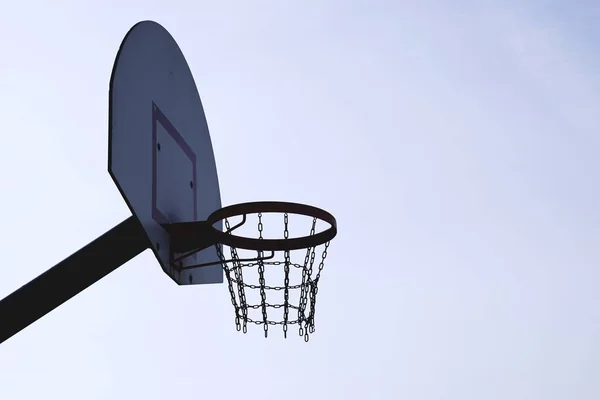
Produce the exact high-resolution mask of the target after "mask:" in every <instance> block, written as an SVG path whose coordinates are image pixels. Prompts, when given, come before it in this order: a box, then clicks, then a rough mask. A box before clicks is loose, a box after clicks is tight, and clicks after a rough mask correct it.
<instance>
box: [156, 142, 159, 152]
mask: <svg viewBox="0 0 600 400" xmlns="http://www.w3.org/2000/svg"><path fill="white" fill-rule="evenodd" d="M156 148H157V149H158V151H160V143H159V144H157V145H156Z"/></svg>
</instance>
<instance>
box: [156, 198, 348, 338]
mask: <svg viewBox="0 0 600 400" xmlns="http://www.w3.org/2000/svg"><path fill="white" fill-rule="evenodd" d="M267 213H270V214H281V216H282V220H283V227H284V229H283V239H267V238H264V237H263V230H264V224H263V218H264V215H265V214H267ZM250 214H256V215H257V217H258V224H257V229H256V236H257V237H254V238H253V237H245V236H237V235H234V234H233V232H234V231H235V230H237V229H239V228H240V227H241V226H243V225H244V224H246V222H247V219H248V218H247V217H248V215H250ZM294 214H295V215H302V216H308V217H311V218H312V223H311V225H310V229H309V232H307V233H306V235H305V236H302V237H296V238H290V237H289V223H290V222H289V216H290V215H294ZM232 217H241V218H242V220H241V222H239V223H238V224H236V225H234V226H233V227H232V226H231V224H230V222H229V219H230V218H232ZM219 221H223V222H224V226H225V231H224V232H222V231H220V230H218V229H216V228H214V225H215V224H216V223H217V222H219ZM318 221H322V222H325V223H327V224H329V228H328V229H326V230H324V231H322V232H317V230H316V226H317V223H318ZM165 229H167V230H168V231H169V233H170V235H171V249H172V253H173V254H172V265H173V267H174V268H176V269H179V270H187V269H193V268H202V267H206V266H209V265H215V264H221V265H222V266H223V270H224V272H225V276H226V279H227V283H228V287H229V293H230V295H231V302H232V304H233V307H234V309H235V324H236V328H237V330H238V331H240V330H241V331H243V332H244V333H246V332H247V326H248V324H255V325H263V329H264V333H265V337H267V336H268V331H269V326H274V325H281V326H282V328H283V334H284V337H287V331H288V327H289V325H298V333H299V334H300V336H303V337H304V340H305V341H308V340H309V334H310V333H313V332H314V329H315V320H314V318H315V305H316V299H317V293H318V284H319V279H320V277H321V272H322V270H323V267H324V264H325V259H326V257H327V250H328V248H329V242H330V240H331V239H333V238H334V237H335V235H336V234H337V222H336V220H335V218H334V217H333V215H331V214H330V213H328V212H327V211H324V210H322V209H319V208H316V207H312V206H308V205H304V204H298V203H288V202H252V203H243V204H237V205H233V206H229V207H224V208H221V209H219V210H217V211H215V212H214V213H212V214H211V215H210V216H209V217H208V218H207V219H206V221H200V222H184V223H174V224H169V225H166V226H165ZM210 246H215V248H216V250H217V254H218V257H219V260H218V261H217V260H215V261H214V262H209V263H203V264H195V265H186V266H183V260H184V259H186V258H188V257H190V256H192V255H194V254H195V253H197V252H198V251H200V250H203V249H205V248H207V247H210ZM224 247H228V248H229V251H228V253H229V255H230V256H229V257H226V256H225V254H226V253H227V251H225V249H224ZM239 250H250V251H254V252H256V257H252V258H244V257H240V255H239ZM298 251H301V252H302V257H303V258H302V259H298V258H299V257H294V255H295V254H296V253H297V252H298ZM272 268H279V269H283V282H278V283H277V284H276V285H273V284H268V283H271V282H267V279H266V277H265V275H266V274H267V270H269V269H272ZM254 271H256V272H254ZM252 272H254V276H256V277H257V278H258V279H257V282H258V283H257V284H252V283H249V282H250V280H249V277H250V275H249V273H252ZM294 277H295V281H294V280H293V278H294ZM252 291H258V293H259V295H260V300H259V301H258V302H257V303H256V304H249V302H248V301H247V297H248V294H249V292H252ZM278 292H282V293H283V301H280V302H276V303H270V302H269V301H268V297H269V296H272V295H274V294H275V293H278ZM294 294H295V296H294ZM293 296H294V297H296V298H297V300H296V301H292V297H293ZM251 310H258V311H259V312H260V315H259V317H252V316H250V312H249V311H251ZM275 310H282V316H281V318H278V319H275V318H272V317H270V316H269V313H271V315H272V314H273V313H274V311H275Z"/></svg>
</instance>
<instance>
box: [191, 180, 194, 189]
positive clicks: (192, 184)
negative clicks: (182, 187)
mask: <svg viewBox="0 0 600 400" xmlns="http://www.w3.org/2000/svg"><path fill="white" fill-rule="evenodd" d="M190 187H191V188H192V189H193V188H194V182H193V181H190Z"/></svg>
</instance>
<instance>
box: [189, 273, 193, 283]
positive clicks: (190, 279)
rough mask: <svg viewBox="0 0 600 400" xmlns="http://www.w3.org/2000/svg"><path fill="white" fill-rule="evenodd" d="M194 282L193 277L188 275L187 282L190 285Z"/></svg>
mask: <svg viewBox="0 0 600 400" xmlns="http://www.w3.org/2000/svg"><path fill="white" fill-rule="evenodd" d="M193 280H194V277H193V276H192V274H189V275H188V281H190V283H192V281H193Z"/></svg>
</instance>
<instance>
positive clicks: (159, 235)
mask: <svg viewBox="0 0 600 400" xmlns="http://www.w3.org/2000/svg"><path fill="white" fill-rule="evenodd" d="M108 153H109V154H108V160H109V161H108V170H109V173H110V175H111V177H112V178H113V180H114V182H115V184H116V185H117V187H118V188H119V191H120V192H121V195H122V196H123V198H124V199H125V201H126V202H127V205H128V206H129V208H130V210H131V212H132V213H133V214H134V216H136V217H137V218H138V219H139V221H140V223H141V224H142V226H143V227H144V230H145V231H146V234H147V236H148V238H149V239H150V242H151V243H152V247H151V248H152V251H153V252H154V254H155V256H156V258H157V259H158V261H159V263H160V265H161V267H162V269H163V270H164V271H165V272H166V273H167V274H168V275H169V276H170V277H171V278H173V280H174V281H175V282H177V283H178V284H180V285H186V284H203V283H222V282H223V272H222V266H221V265H214V266H210V267H204V268H197V269H190V270H183V271H181V272H180V271H179V270H177V269H174V268H172V266H171V262H170V251H169V247H170V239H169V235H168V234H167V232H166V231H165V230H164V229H163V227H162V226H161V224H166V223H174V222H188V221H199V220H205V219H206V218H207V217H208V216H209V215H210V213H212V212H213V211H215V210H217V209H219V208H221V197H220V192H219V180H218V177H217V169H216V165H215V158H214V154H213V148H212V143H211V139H210V134H209V131H208V125H207V122H206V119H205V116H204V110H203V107H202V103H201V101H200V97H199V95H198V91H197V88H196V84H195V82H194V78H193V76H192V73H191V71H190V69H189V67H188V65H187V62H186V60H185V58H184V56H183V54H182V52H181V50H180V49H179V46H178V45H177V43H176V42H175V40H174V39H173V37H171V35H170V34H169V33H168V32H167V31H166V30H165V29H164V28H163V27H162V26H161V25H159V24H157V23H155V22H152V21H143V22H140V23H138V24H136V25H135V26H134V27H133V28H131V30H130V31H129V32H128V33H127V35H126V36H125V39H124V40H123V42H122V43H121V47H120V49H119V52H118V54H117V56H116V60H115V63H114V67H113V71H112V76H111V80H110V93H109V148H108ZM215 226H216V227H218V229H222V227H221V226H220V225H215ZM215 260H219V257H218V255H217V253H216V250H215V249H214V247H210V248H208V249H205V250H203V251H201V252H199V253H197V254H196V255H195V256H193V257H189V258H187V259H186V261H185V264H184V265H190V264H201V263H208V262H211V261H215Z"/></svg>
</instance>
